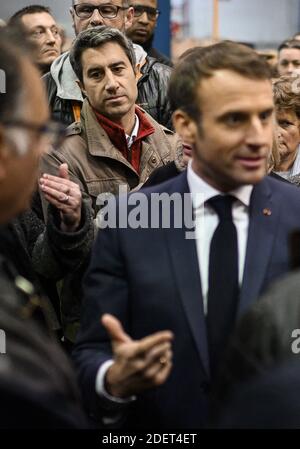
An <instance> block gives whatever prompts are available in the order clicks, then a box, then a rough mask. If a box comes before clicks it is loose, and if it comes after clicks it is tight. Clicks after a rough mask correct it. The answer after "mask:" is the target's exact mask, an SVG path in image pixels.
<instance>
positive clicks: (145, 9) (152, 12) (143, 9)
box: [132, 5, 160, 21]
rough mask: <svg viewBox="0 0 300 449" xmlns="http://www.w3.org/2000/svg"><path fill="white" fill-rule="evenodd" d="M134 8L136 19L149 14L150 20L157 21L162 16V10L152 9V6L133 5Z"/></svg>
mask: <svg viewBox="0 0 300 449" xmlns="http://www.w3.org/2000/svg"><path fill="white" fill-rule="evenodd" d="M132 6H133V8H134V17H141V16H142V15H143V14H144V13H146V14H147V17H148V19H149V20H152V21H154V20H156V19H157V17H158V16H159V15H160V10H159V9H156V8H151V7H150V6H143V5H132Z"/></svg>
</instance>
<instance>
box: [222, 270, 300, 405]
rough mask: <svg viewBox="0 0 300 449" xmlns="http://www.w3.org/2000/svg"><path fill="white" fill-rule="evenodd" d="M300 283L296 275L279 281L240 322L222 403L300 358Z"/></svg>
mask: <svg viewBox="0 0 300 449" xmlns="http://www.w3.org/2000/svg"><path fill="white" fill-rule="evenodd" d="M299 279H300V274H299V271H296V272H294V273H290V274H288V275H286V276H285V277H284V278H282V279H281V280H279V281H276V282H275V283H274V284H273V285H271V287H270V288H269V290H268V291H267V292H266V293H265V294H264V295H263V296H262V297H261V298H259V300H258V301H257V302H256V303H254V304H253V305H252V306H251V307H250V309H249V310H248V311H247V312H246V313H245V314H244V315H243V316H242V318H241V319H240V320H239V322H238V324H237V326H236V329H235V331H234V332H233V335H232V337H231V340H230V343H229V345H228V349H227V351H226V355H225V357H224V360H223V363H222V367H221V369H220V372H219V382H218V386H217V388H216V397H217V399H218V402H221V403H222V402H226V401H227V400H228V398H230V396H231V394H232V392H233V391H234V389H235V386H236V385H239V384H241V383H244V382H248V381H249V380H251V379H254V378H255V377H256V376H259V375H262V374H264V373H265V372H266V371H268V370H271V369H272V368H275V367H276V366H277V365H279V364H281V363H283V362H286V361H288V360H290V359H291V360H293V359H294V360H296V359H298V358H299V351H300V348H299V338H298V337H299V335H300V333H299V332H298V333H296V334H295V330H297V329H299V327H300V326H299V323H300V296H299V288H300V282H299Z"/></svg>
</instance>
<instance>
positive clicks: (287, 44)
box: [278, 39, 300, 51]
mask: <svg viewBox="0 0 300 449" xmlns="http://www.w3.org/2000/svg"><path fill="white" fill-rule="evenodd" d="M285 48H297V49H298V50H300V41H297V40H296V39H288V40H286V41H283V42H282V43H281V44H280V45H279V47H278V51H281V50H283V49H285Z"/></svg>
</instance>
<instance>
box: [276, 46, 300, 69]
mask: <svg viewBox="0 0 300 449" xmlns="http://www.w3.org/2000/svg"><path fill="white" fill-rule="evenodd" d="M278 72H279V75H280V76H282V75H292V74H293V73H300V49H299V48H283V49H282V50H281V51H280V52H279V59H278Z"/></svg>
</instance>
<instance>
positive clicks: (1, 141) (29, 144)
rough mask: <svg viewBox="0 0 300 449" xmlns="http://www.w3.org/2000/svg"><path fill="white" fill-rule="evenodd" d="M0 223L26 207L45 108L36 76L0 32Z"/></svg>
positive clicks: (41, 147) (40, 146) (34, 175)
mask: <svg viewBox="0 0 300 449" xmlns="http://www.w3.org/2000/svg"><path fill="white" fill-rule="evenodd" d="M0 81H1V86H0V92H1V93H0V222H1V223H4V222H6V221H8V220H10V219H11V218H12V217H13V216H15V215H17V214H18V213H19V212H21V211H23V210H25V209H26V208H28V207H29V204H30V199H31V194H32V192H33V190H34V188H35V186H36V181H37V175H38V163H39V157H40V154H41V153H42V151H43V150H44V148H45V145H46V144H47V142H46V141H45V135H44V132H43V131H44V128H45V126H46V124H47V121H48V106H47V101H46V96H45V92H44V88H43V85H42V81H41V80H40V74H39V72H38V70H37V69H36V68H35V66H34V65H33V64H32V62H31V61H30V59H29V58H28V57H27V56H26V53H25V52H23V51H22V52H21V51H20V50H19V48H18V47H17V46H15V45H14V44H12V43H11V42H8V41H7V36H6V35H5V34H4V33H2V32H0Z"/></svg>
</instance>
